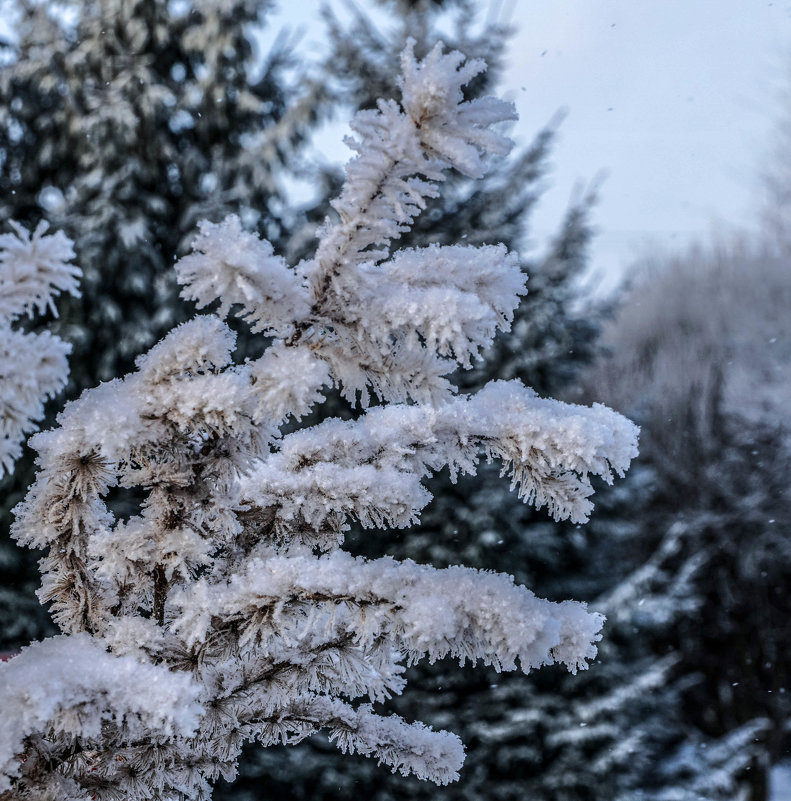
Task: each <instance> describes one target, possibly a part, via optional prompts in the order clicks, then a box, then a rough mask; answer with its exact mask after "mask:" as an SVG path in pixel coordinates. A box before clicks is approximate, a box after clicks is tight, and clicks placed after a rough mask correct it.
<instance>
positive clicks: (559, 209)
mask: <svg viewBox="0 0 791 801" xmlns="http://www.w3.org/2000/svg"><path fill="white" fill-rule="evenodd" d="M330 1H331V2H332V4H333V5H334V6H336V7H337V6H340V5H342V3H343V2H348V1H349V0H330ZM353 1H354V2H356V3H357V4H358V5H360V6H362V7H364V8H365V7H370V6H371V2H370V0H353ZM3 5H5V4H4V0H0V12H2V8H3ZM321 5H322V2H321V0H299V2H296V1H295V0H279V1H278V2H277V12H276V13H275V14H274V15H273V16H271V17H270V18H269V22H270V24H269V25H268V26H267V28H266V29H265V30H264V31H263V34H262V41H261V47H262V52H266V49H268V44H269V43H270V42H271V39H272V38H274V36H275V34H276V32H277V30H279V28H280V27H281V26H288V27H290V28H292V29H295V28H296V29H302V30H303V32H304V35H303V39H302V46H303V47H306V48H307V49H308V51H310V48H314V49H316V52H320V51H321V49H322V46H323V42H322V38H323V35H322V30H323V29H322V27H321V23H320V15H319V14H318V13H317V12H318V10H319V9H320V7H321ZM479 5H480V8H481V15H482V16H483V17H485V16H487V15H488V16H489V17H490V18H494V19H499V20H501V21H507V22H510V23H511V24H512V25H514V26H515V28H516V34H515V36H514V38H513V40H512V45H511V49H510V59H509V66H508V69H507V73H506V76H505V84H504V86H503V94H504V95H505V96H507V97H508V98H509V99H511V100H513V101H514V102H515V104H516V106H517V110H518V112H519V115H520V121H519V123H518V124H517V127H516V130H515V138H516V139H517V140H518V141H521V142H522V143H526V142H529V141H530V140H531V139H532V137H533V135H534V134H535V133H536V132H537V131H538V130H539V129H540V128H541V127H542V126H543V125H545V124H546V123H547V122H548V121H549V120H550V119H552V117H553V116H554V115H555V114H556V113H557V112H558V111H559V110H563V111H565V113H566V117H565V119H564V122H563V124H562V126H561V128H560V132H559V138H558V141H557V144H556V149H555V152H554V158H553V172H552V174H551V176H550V188H549V190H548V191H547V193H546V195H545V197H544V200H543V202H542V203H541V204H540V205H539V207H538V209H537V211H536V213H535V215H534V218H533V229H532V237H533V241H534V242H535V243H536V246H537V247H539V246H540V245H541V243H544V242H546V240H547V238H548V237H549V236H551V234H552V232H553V231H554V230H555V228H556V226H557V224H558V222H559V220H560V219H561V218H562V215H563V212H564V210H565V209H566V207H567V206H568V203H569V201H570V199H571V197H572V194H573V193H574V191H575V188H576V187H578V186H579V185H580V184H582V185H585V184H586V183H589V182H591V181H593V180H595V179H596V178H597V177H599V176H601V175H603V174H604V175H605V176H606V177H605V179H604V181H603V183H602V186H601V191H600V201H599V204H598V207H597V209H596V211H595V214H594V223H595V226H596V230H597V236H596V239H595V241H594V243H593V248H592V259H591V261H592V264H593V266H594V268H595V271H596V272H597V274H598V275H599V278H600V280H601V282H602V285H608V284H613V283H615V282H616V281H617V278H618V277H619V276H620V275H622V274H626V275H628V272H626V271H627V270H628V268H629V266H630V265H632V264H633V263H634V262H635V260H636V259H637V258H639V257H640V256H641V255H644V254H646V253H649V252H651V251H653V250H656V249H657V248H658V249H662V250H666V249H670V250H675V249H682V248H683V247H684V245H685V243H688V242H689V241H690V240H692V239H703V240H706V239H707V238H709V237H710V236H711V235H712V233H714V232H716V231H718V230H731V229H733V228H744V227H749V226H750V225H751V224H753V223H754V222H755V219H756V209H757V207H758V194H759V180H758V176H759V174H760V171H761V170H762V169H765V168H766V167H767V165H768V164H770V161H769V157H768V154H769V151H770V146H771V136H772V130H773V126H774V125H775V124H776V121H777V120H778V118H779V117H780V116H781V112H780V109H781V102H782V95H783V92H785V93H786V101H785V102H786V104H787V106H788V107H789V113H788V115H789V118H791V0H788V1H787V2H768V1H767V0H481V2H480V4H479ZM3 17H4V14H3V13H0V34H3V33H4V32H5V26H4V24H3ZM344 132H345V131H344V126H341V125H337V126H335V127H334V128H331V129H330V130H328V131H327V132H326V133H325V134H323V135H322V137H321V142H322V147H323V148H326V154H327V156H328V157H329V158H330V159H331V160H335V161H338V162H342V161H345V160H346V159H347V158H348V157H349V155H350V154H349V152H348V151H347V150H346V149H345V148H344V147H343V146H342V145H341V139H342V137H343V134H344Z"/></svg>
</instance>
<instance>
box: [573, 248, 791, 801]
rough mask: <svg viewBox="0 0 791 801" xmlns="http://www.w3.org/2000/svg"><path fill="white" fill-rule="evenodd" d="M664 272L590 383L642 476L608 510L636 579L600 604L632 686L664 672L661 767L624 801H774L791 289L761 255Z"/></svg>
mask: <svg viewBox="0 0 791 801" xmlns="http://www.w3.org/2000/svg"><path fill="white" fill-rule="evenodd" d="M651 267H652V269H651V270H650V271H649V272H648V273H647V274H646V275H645V276H644V277H643V280H641V281H639V282H637V283H636V285H635V286H634V287H633V288H632V290H631V291H630V293H629V294H628V295H627V297H626V299H625V300H624V303H623V306H622V308H621V311H620V312H619V314H618V316H617V317H616V318H615V320H614V321H613V323H612V324H611V325H610V326H609V327H608V330H607V332H606V341H607V342H608V345H609V347H610V348H611V349H612V358H611V359H607V360H604V361H602V362H601V363H600V364H598V365H597V366H596V367H595V368H594V370H593V371H592V373H591V374H590V376H589V377H588V379H587V381H588V384H589V387H590V392H591V393H595V392H601V393H602V395H603V396H604V397H606V398H607V399H608V401H609V402H610V403H613V404H614V405H615V406H617V407H619V408H621V410H627V409H628V410H629V411H630V412H631V413H632V414H634V415H635V416H636V417H637V418H638V419H639V421H640V423H641V424H642V435H641V445H642V447H641V468H640V474H641V475H640V476H632V481H631V482H629V481H627V482H624V484H623V485H622V486H621V487H620V491H619V493H618V496H619V497H617V498H616V497H611V498H610V502H609V503H608V497H607V496H608V493H607V492H605V493H603V498H604V504H605V507H607V506H609V507H610V508H609V509H607V510H606V511H605V512H604V514H603V515H602V516H600V519H599V522H598V524H597V525H599V526H601V527H603V528H605V529H610V530H611V531H615V530H618V528H620V532H621V534H620V536H619V538H618V542H619V551H618V553H617V554H616V555H614V558H613V564H619V565H622V566H624V567H627V568H628V566H629V565H631V566H632V567H633V571H632V572H631V573H630V574H629V575H627V576H625V577H624V578H623V579H622V581H621V582H620V584H619V585H618V586H617V587H616V588H614V589H613V590H612V591H611V592H610V593H609V594H608V597H607V598H605V599H602V603H601V605H599V604H596V605H595V607H596V608H597V609H599V610H600V611H603V612H605V613H607V615H608V630H609V632H610V633H611V634H614V635H615V636H614V637H610V638H608V643H607V648H608V649H612V648H613V647H615V652H614V654H613V657H614V658H613V664H616V665H620V666H621V670H622V671H623V672H626V673H627V674H628V673H629V672H631V673H632V674H633V675H639V671H640V666H641V665H642V664H643V663H644V662H645V661H646V660H651V659H656V658H659V657H661V658H663V659H666V660H667V662H668V664H667V669H666V671H665V677H664V679H663V681H662V686H661V688H660V692H658V693H657V694H656V696H655V697H653V698H648V699H644V700H646V701H647V702H648V703H644V704H643V709H644V712H643V721H642V722H641V728H642V729H643V741H644V742H645V743H646V749H645V753H646V755H647V756H649V764H646V765H640V763H639V761H637V762H636V763H635V765H634V769H633V771H632V772H631V775H628V776H625V778H624V782H625V784H624V790H623V791H622V794H623V796H624V797H625V798H630V797H640V796H635V795H630V792H631V793H635V792H636V790H638V789H639V790H641V791H642V792H643V793H644V797H646V798H659V799H665V798H668V799H671V798H680V799H686V798H689V799H697V798H704V799H716V800H717V801H719V800H720V799H723V801H727V799H731V798H734V797H744V798H747V799H750V801H765V800H766V798H767V792H768V786H767V771H768V768H769V766H770V765H771V764H772V762H774V761H775V760H777V759H778V758H779V757H780V756H781V754H782V753H783V752H784V750H785V748H786V746H787V742H786V737H787V735H786V734H785V721H786V720H787V718H788V714H789V711H790V710H789V700H788V696H787V694H786V688H787V686H788V669H789V665H790V664H791V653H789V645H788V637H787V636H786V624H785V623H784V622H783V621H785V620H787V617H788V614H789V612H791V597H789V594H788V593H787V591H786V589H785V588H786V587H787V586H788V583H789V579H791V547H789V544H788V538H787V536H786V535H785V530H786V529H787V527H788V524H789V522H791V497H789V494H788V489H787V482H786V481H785V480H784V476H785V474H786V471H787V470H788V468H789V459H790V458H791V455H790V454H789V438H788V431H787V427H786V423H785V413H784V410H785V408H786V407H787V403H788V384H787V375H786V371H785V370H784V368H783V363H784V361H785V358H786V357H785V354H786V353H787V349H788V346H789V344H788V343H789V342H791V331H790V330H789V325H788V319H787V314H786V311H785V310H786V308H787V303H788V302H789V299H790V298H791V282H789V280H788V271H787V267H786V263H785V260H784V259H783V258H778V257H777V255H776V254H774V253H773V250H768V249H765V248H764V247H763V246H762V245H761V244H760V243H759V244H757V245H756V244H748V243H745V242H731V243H726V244H724V245H720V246H719V247H717V248H710V249H704V248H695V249H693V250H691V251H690V252H689V253H687V254H684V255H683V256H682V257H679V258H676V259H664V260H662V259H657V260H656V262H655V263H654V264H653V265H651ZM703 308H705V309H706V313H705V314H702V313H701V309H703ZM774 345H777V346H778V347H777V348H775V347H773V346H774ZM635 482H637V483H638V484H639V487H638V486H636V485H635ZM638 504H639V507H640V509H642V510H643V512H641V513H640V514H637V513H636V509H637V508H638ZM621 521H622V522H621ZM630 599H631V601H630ZM630 605H631V606H632V607H633V608H634V610H633V613H627V614H624V610H627V609H628V608H629V606H630ZM619 629H623V631H624V634H623V636H621V637H619V636H618V633H617V632H618V631H619ZM606 658H607V655H606V652H605V651H603V652H602V654H601V657H600V659H601V661H602V662H603V663H605V664H606V661H607V659H606ZM611 672H612V671H611ZM605 676H606V674H605ZM608 682H609V683H610V684H611V686H613V687H617V686H621V684H622V682H623V679H622V678H621V677H620V676H619V675H618V674H617V673H612V676H611V678H609V679H608ZM712 758H714V760H713V761H712ZM717 760H720V761H719V762H718V761H717Z"/></svg>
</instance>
